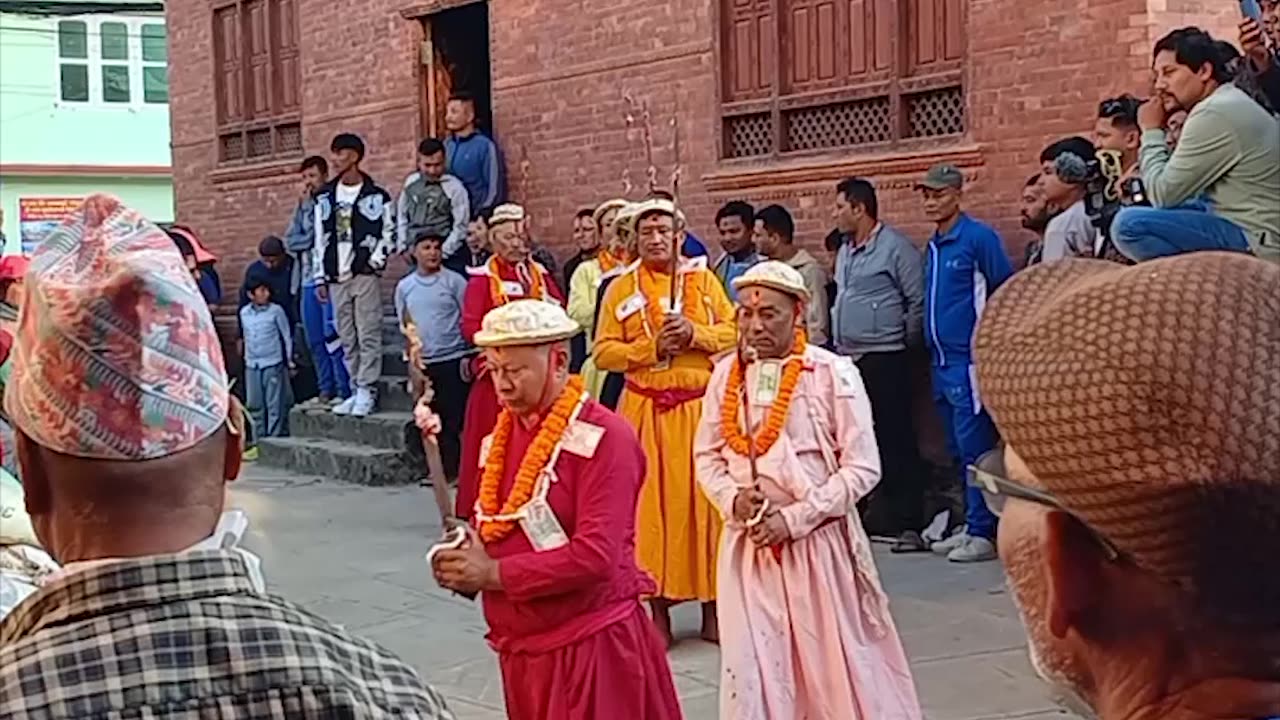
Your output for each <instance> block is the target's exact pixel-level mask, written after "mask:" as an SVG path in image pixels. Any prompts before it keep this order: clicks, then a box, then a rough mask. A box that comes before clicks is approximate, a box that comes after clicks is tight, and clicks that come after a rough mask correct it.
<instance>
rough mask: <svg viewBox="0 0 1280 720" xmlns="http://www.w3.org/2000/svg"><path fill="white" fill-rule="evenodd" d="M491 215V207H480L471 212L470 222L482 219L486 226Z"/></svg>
mask: <svg viewBox="0 0 1280 720" xmlns="http://www.w3.org/2000/svg"><path fill="white" fill-rule="evenodd" d="M492 217H493V208H491V207H487V208H480V210H479V211H478V212H473V213H471V222H475V221H476V220H483V221H484V224H485V226H486V227H488V225H489V219H490V218H492Z"/></svg>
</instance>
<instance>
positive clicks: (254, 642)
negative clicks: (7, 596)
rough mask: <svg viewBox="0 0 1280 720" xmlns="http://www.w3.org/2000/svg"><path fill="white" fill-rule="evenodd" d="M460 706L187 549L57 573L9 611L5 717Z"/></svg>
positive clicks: (360, 711) (1, 673)
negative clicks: (448, 704)
mask: <svg viewBox="0 0 1280 720" xmlns="http://www.w3.org/2000/svg"><path fill="white" fill-rule="evenodd" d="M64 718H94V719H95V720H98V719H101V720H106V719H107V718H139V719H141V718H165V719H166V720H230V719H232V718H235V719H236V720H285V719H288V720H320V719H321V718H323V719H324V720H375V719H381V718H388V719H389V718H397V719H403V720H453V719H454V715H453V713H452V712H450V711H449V709H448V708H447V707H446V706H445V703H444V700H443V699H442V698H441V697H440V696H439V695H438V694H436V693H435V692H434V691H432V690H431V689H429V688H427V687H426V686H425V685H424V684H423V682H422V680H421V679H420V678H419V677H418V675H417V673H416V672H414V671H413V669H412V668H410V667H409V666H408V665H406V664H405V663H403V662H402V661H400V660H399V659H397V658H396V657H395V656H393V655H392V654H391V653H389V652H387V651H386V650H383V649H382V648H379V647H378V646H377V645H375V644H373V643H371V642H368V641H365V640H361V639H358V638H354V637H352V636H350V635H348V634H347V633H345V632H343V631H342V630H341V629H340V628H338V627H336V626H334V625H333V624H331V623H329V622H326V621H325V620H323V619H321V618H319V617H317V616H315V615H312V614H311V613H309V612H307V611H305V610H303V609H301V608H299V607H297V606H295V605H293V604H291V603H288V602H285V601H284V600H281V599H279V598H275V597H272V596H269V595H266V594H264V593H261V592H258V591H256V590H255V589H254V587H253V585H252V583H251V582H250V580H249V574H248V569H247V567H246V566H245V564H244V561H243V560H241V559H240V558H239V557H238V556H236V555H234V554H232V553H227V552H218V551H202V552H191V553H184V554H182V555H165V556H158V557H151V558H141V559H136V560H127V561H121V562H118V563H111V564H106V565H100V566H96V567H90V568H88V569H85V570H82V571H80V572H76V573H73V574H71V575H69V576H67V577H64V578H61V579H58V580H55V581H53V582H51V583H50V584H49V585H47V586H45V587H44V588H42V589H41V590H40V591H38V592H37V593H36V594H34V595H32V596H31V597H29V598H27V599H26V600H25V601H24V602H23V603H22V604H21V605H19V606H18V607H17V608H15V609H14V611H13V613H12V614H10V615H9V616H8V617H6V618H5V619H4V621H3V622H2V623H0V720H55V719H56V720H62V719H64Z"/></svg>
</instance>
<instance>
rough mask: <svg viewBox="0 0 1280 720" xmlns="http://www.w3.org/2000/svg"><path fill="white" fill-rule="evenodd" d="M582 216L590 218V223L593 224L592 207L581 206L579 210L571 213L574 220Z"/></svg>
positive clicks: (593, 212)
mask: <svg viewBox="0 0 1280 720" xmlns="http://www.w3.org/2000/svg"><path fill="white" fill-rule="evenodd" d="M582 218H591V222H592V224H595V218H596V211H595V210H594V209H592V208H581V209H580V210H578V212H576V213H574V214H573V219H574V221H575V222H576V221H578V220H581V219H582Z"/></svg>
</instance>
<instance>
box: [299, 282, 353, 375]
mask: <svg viewBox="0 0 1280 720" xmlns="http://www.w3.org/2000/svg"><path fill="white" fill-rule="evenodd" d="M302 333H303V335H304V336H306V338H307V349H308V350H309V351H310V352H311V364H312V365H314V366H315V368H316V385H317V386H318V388H319V390H320V394H321V395H328V396H330V397H340V398H348V397H351V378H350V377H348V375H347V364H346V362H345V361H344V360H343V356H342V348H341V347H339V348H338V349H337V350H335V351H333V352H332V353H331V352H329V351H328V350H326V349H325V338H326V337H331V338H336V337H337V336H338V331H337V329H336V327H335V326H334V321H333V305H332V304H331V303H327V302H320V298H319V297H316V289H315V287H314V286H312V287H304V288H302Z"/></svg>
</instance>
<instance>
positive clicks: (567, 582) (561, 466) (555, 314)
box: [431, 300, 681, 720]
mask: <svg viewBox="0 0 1280 720" xmlns="http://www.w3.org/2000/svg"><path fill="white" fill-rule="evenodd" d="M578 332H579V328H578V324H577V323H575V322H574V321H572V320H570V319H569V316H568V315H567V314H566V313H565V311H564V310H563V309H562V308H560V307H559V306H558V305H553V304H551V303H546V302H538V301H535V300H517V301H513V302H512V303H510V304H508V305H505V306H503V307H500V308H497V309H495V310H493V311H492V312H490V313H489V314H488V315H486V316H485V318H484V325H483V327H482V328H481V330H480V331H479V332H477V333H476V334H475V342H476V344H477V345H479V346H480V347H483V348H485V358H486V361H487V363H488V367H489V373H490V375H491V376H492V378H493V382H494V387H495V388H496V390H497V395H498V398H499V399H500V400H501V402H502V406H503V408H504V409H503V411H502V413H501V415H500V416H499V418H498V420H497V424H496V425H495V426H494V430H493V433H492V434H491V435H490V436H489V437H488V438H485V443H484V451H483V452H482V455H483V459H482V461H481V468H482V470H481V480H480V487H479V500H478V502H477V503H476V512H475V515H474V516H473V517H472V518H471V525H470V526H468V528H467V540H466V541H465V543H464V544H463V546H462V547H461V548H459V549H447V550H439V551H433V553H434V554H433V555H432V556H431V557H432V570H433V571H434V573H435V577H436V581H437V582H439V583H440V585H442V586H444V587H447V588H449V589H451V590H454V591H457V592H460V593H464V594H473V593H476V592H479V593H481V594H482V601H483V603H484V614H485V619H486V620H487V621H488V623H489V635H488V640H489V644H490V645H491V646H492V647H493V648H494V649H495V650H497V652H498V663H499V665H500V667H501V670H502V680H503V688H504V693H505V696H506V702H507V713H508V717H510V718H512V720H595V719H597V718H598V719H600V720H603V719H605V718H623V717H625V718H645V720H672V719H675V718H680V717H681V712H680V704H679V702H678V701H677V699H676V692H675V687H674V685H673V683H672V679H671V670H670V668H669V666H668V665H667V657H666V652H665V650H664V647H665V643H664V642H663V641H662V639H661V638H660V637H659V636H658V633H657V630H655V629H654V626H653V623H651V622H650V621H649V618H648V616H647V615H646V614H645V611H644V607H643V606H642V605H641V603H640V599H641V598H642V597H646V596H648V595H652V594H653V593H654V592H655V591H656V586H655V585H654V582H653V580H652V579H650V578H649V577H648V576H647V575H645V574H644V573H643V572H641V570H640V568H639V567H638V566H637V565H636V552H635V523H636V502H637V500H638V498H639V494H640V486H641V485H642V484H643V483H644V475H645V458H644V453H643V451H642V450H641V448H640V443H639V441H637V440H636V436H635V433H634V432H633V431H632V430H631V428H630V426H629V425H627V423H626V421H624V420H623V419H621V418H620V417H618V416H617V415H614V414H613V413H612V412H611V411H609V410H607V409H605V408H604V406H602V405H600V404H599V403H597V402H596V401H595V400H592V399H591V396H590V395H589V394H588V393H587V392H586V390H585V388H584V387H583V382H582V378H581V377H579V376H576V375H570V373H569V342H568V341H569V338H571V337H573V336H574V335H576V334H577V333H578Z"/></svg>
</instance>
